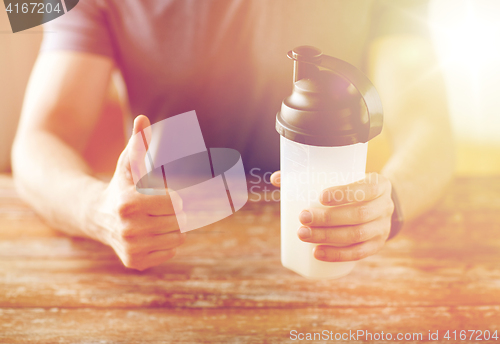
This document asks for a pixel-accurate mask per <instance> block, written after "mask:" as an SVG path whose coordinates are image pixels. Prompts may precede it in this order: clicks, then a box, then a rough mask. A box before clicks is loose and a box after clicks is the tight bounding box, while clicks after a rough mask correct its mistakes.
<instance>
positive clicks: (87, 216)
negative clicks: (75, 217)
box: [81, 178, 109, 245]
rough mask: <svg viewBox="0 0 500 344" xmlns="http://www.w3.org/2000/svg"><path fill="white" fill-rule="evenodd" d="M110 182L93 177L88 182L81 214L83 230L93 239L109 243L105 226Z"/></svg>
mask: <svg viewBox="0 0 500 344" xmlns="http://www.w3.org/2000/svg"><path fill="white" fill-rule="evenodd" d="M108 185H109V184H108V183H105V182H103V181H100V180H98V179H94V178H92V180H89V181H88V183H86V185H85V186H86V188H85V199H86V201H85V205H84V207H83V211H82V216H81V228H82V231H83V232H84V233H85V234H86V236H88V237H89V238H91V239H94V240H97V241H100V242H102V243H103V244H106V245H107V244H108V240H107V235H106V232H107V226H105V223H106V221H105V218H106V212H105V211H104V209H105V204H106V193H107V189H108Z"/></svg>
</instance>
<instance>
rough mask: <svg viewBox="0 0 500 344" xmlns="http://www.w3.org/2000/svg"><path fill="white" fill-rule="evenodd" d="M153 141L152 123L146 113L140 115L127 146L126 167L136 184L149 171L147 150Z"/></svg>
mask: <svg viewBox="0 0 500 344" xmlns="http://www.w3.org/2000/svg"><path fill="white" fill-rule="evenodd" d="M150 142H151V123H150V122H149V119H148V118H147V117H146V116H144V115H139V116H137V117H136V118H135V120H134V129H133V131H132V136H131V137H130V140H129V141H128V144H127V147H126V148H125V151H124V152H125V153H126V154H125V155H126V156H125V159H123V163H124V166H123V167H124V168H125V169H127V170H128V171H129V172H130V174H131V175H132V180H133V182H134V185H137V183H138V182H139V180H140V179H141V178H142V177H143V176H144V175H146V174H147V173H148V169H147V167H146V152H147V150H148V147H149V143H150Z"/></svg>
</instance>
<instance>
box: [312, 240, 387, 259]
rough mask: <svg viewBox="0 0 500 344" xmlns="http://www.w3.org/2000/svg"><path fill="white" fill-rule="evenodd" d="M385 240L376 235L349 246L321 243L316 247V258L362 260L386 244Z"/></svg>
mask: <svg viewBox="0 0 500 344" xmlns="http://www.w3.org/2000/svg"><path fill="white" fill-rule="evenodd" d="M384 243H385V241H384V240H383V239H382V238H381V237H375V238H373V239H371V240H368V241H365V242H363V243H359V244H355V245H351V246H347V247H333V246H327V245H319V246H316V247H315V249H314V258H316V259H318V260H322V261H325V262H348V261H354V260H360V259H363V258H366V257H368V256H371V255H374V254H375V253H377V252H378V251H380V249H381V248H382V247H383V246H384Z"/></svg>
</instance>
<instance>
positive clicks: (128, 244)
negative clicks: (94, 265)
mask: <svg viewBox="0 0 500 344" xmlns="http://www.w3.org/2000/svg"><path fill="white" fill-rule="evenodd" d="M149 126H150V122H149V120H148V118H147V117H146V116H142V115H141V116H139V117H137V118H136V119H135V121H134V130H133V134H132V137H131V138H130V140H129V142H128V144H127V147H126V148H125V149H124V150H123V152H122V154H121V155H120V158H119V159H118V164H117V167H116V170H115V173H114V175H113V178H112V179H111V181H110V183H109V184H107V185H106V186H105V187H104V188H103V190H102V193H101V195H99V197H98V199H97V201H96V203H95V204H94V205H92V207H93V209H92V211H90V212H89V214H91V215H89V216H91V217H92V219H90V223H92V224H93V225H92V227H93V228H92V232H93V234H95V238H96V239H97V240H99V241H101V242H103V243H105V244H107V245H109V246H111V247H112V248H113V249H114V250H115V252H116V254H117V255H118V257H119V258H120V259H121V261H122V262H123V264H124V265H125V266H126V267H129V268H133V269H137V270H144V269H147V268H149V267H153V266H156V265H159V264H161V263H162V262H164V261H167V260H169V259H170V258H172V257H173V256H174V255H175V248H176V247H177V246H179V245H181V244H182V243H183V242H184V240H185V234H183V233H181V232H180V230H179V224H178V222H177V221H183V220H184V218H183V213H180V214H179V213H178V214H177V216H176V214H175V212H174V207H173V203H174V202H175V203H176V207H177V204H179V206H180V207H182V201H181V200H180V198H179V197H178V196H176V194H175V193H174V192H171V193H166V194H165V195H144V194H141V193H139V192H137V190H136V188H135V183H134V178H133V176H132V168H134V167H137V164H141V163H142V164H143V163H144V152H145V151H144V149H143V148H142V150H141V149H138V148H139V146H140V145H143V141H142V136H141V135H140V134H139V135H135V134H137V133H139V132H140V131H141V130H144V129H146V128H147V127H149ZM142 147H144V146H142ZM141 151H142V153H141ZM178 209H179V208H178Z"/></svg>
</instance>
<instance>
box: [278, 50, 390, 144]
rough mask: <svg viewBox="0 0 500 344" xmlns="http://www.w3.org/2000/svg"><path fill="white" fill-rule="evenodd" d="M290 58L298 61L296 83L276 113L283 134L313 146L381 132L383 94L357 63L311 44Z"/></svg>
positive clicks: (364, 139) (357, 139)
mask: <svg viewBox="0 0 500 344" xmlns="http://www.w3.org/2000/svg"><path fill="white" fill-rule="evenodd" d="M288 57H290V58H291V59H293V60H294V72H293V81H294V85H293V92H292V94H291V95H290V96H288V97H287V98H285V99H284V100H283V103H282V104H281V110H280V111H279V112H278V114H277V115H276V130H277V131H278V133H279V134H280V135H283V136H284V137H286V138H287V139H289V140H292V141H295V142H299V143H304V144H308V145H313V146H345V145H350V144H354V143H358V142H367V141H369V140H371V139H372V138H374V137H375V136H377V135H378V134H379V133H380V132H381V131H382V122H383V114H382V103H381V101H380V97H379V95H378V93H377V90H376V89H375V86H373V84H372V83H371V82H370V80H368V78H367V77H366V76H365V75H364V74H363V73H362V72H361V71H359V70H358V69H357V68H356V67H354V66H352V65H351V64H349V63H347V62H345V61H342V60H339V59H337V58H334V57H331V56H327V55H323V54H322V53H321V50H319V49H317V48H314V47H310V46H300V47H297V48H295V49H293V50H292V51H290V52H288ZM320 68H325V69H320Z"/></svg>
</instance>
